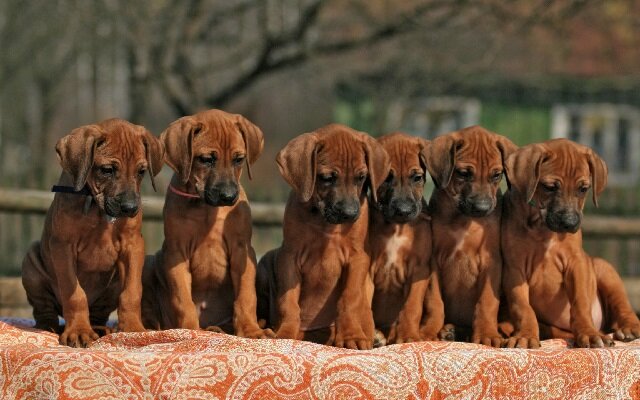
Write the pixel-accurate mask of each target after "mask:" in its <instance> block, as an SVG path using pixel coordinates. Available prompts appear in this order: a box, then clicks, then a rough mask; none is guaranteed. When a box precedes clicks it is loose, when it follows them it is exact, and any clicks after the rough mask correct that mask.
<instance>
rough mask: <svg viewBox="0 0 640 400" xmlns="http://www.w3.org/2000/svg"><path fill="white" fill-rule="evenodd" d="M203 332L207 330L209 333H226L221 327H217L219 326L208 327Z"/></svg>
mask: <svg viewBox="0 0 640 400" xmlns="http://www.w3.org/2000/svg"><path fill="white" fill-rule="evenodd" d="M203 330H205V331H207V332H214V333H224V330H223V329H222V328H220V327H219V326H217V325H210V326H207V327H206V328H204V329H203Z"/></svg>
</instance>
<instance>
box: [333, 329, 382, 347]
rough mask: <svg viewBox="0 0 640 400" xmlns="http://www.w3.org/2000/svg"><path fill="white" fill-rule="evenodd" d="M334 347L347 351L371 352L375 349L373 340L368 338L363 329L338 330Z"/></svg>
mask: <svg viewBox="0 0 640 400" xmlns="http://www.w3.org/2000/svg"><path fill="white" fill-rule="evenodd" d="M334 345H335V346H336V347H342V348H346V349H354V350H371V349H372V348H373V338H367V337H366V336H365V334H364V332H363V331H362V329H353V330H347V329H344V330H342V329H339V328H338V329H336V340H335V343H334Z"/></svg>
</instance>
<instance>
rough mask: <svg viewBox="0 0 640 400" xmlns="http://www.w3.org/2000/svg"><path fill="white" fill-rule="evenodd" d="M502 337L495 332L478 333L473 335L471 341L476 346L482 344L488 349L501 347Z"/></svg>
mask: <svg viewBox="0 0 640 400" xmlns="http://www.w3.org/2000/svg"><path fill="white" fill-rule="evenodd" d="M503 340H504V339H502V336H500V334H499V333H498V332H497V331H496V332H479V333H475V332H474V333H473V336H472V337H471V341H472V342H473V343H476V344H482V345H485V346H490V347H502V342H503Z"/></svg>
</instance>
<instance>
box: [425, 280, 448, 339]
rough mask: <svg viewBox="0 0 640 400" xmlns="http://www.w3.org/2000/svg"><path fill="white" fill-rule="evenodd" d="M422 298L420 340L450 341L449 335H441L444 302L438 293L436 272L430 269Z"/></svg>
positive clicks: (438, 286) (438, 285) (438, 284)
mask: <svg viewBox="0 0 640 400" xmlns="http://www.w3.org/2000/svg"><path fill="white" fill-rule="evenodd" d="M427 282H428V283H427V288H426V293H425V296H424V316H423V318H422V322H421V324H420V337H421V338H422V340H438V339H443V340H452V338H450V336H449V335H446V334H445V335H441V332H442V331H443V329H444V328H445V326H444V302H443V301H442V294H441V293H440V282H439V278H438V272H437V270H436V269H435V268H432V269H431V271H430V274H429V279H428V281H427Z"/></svg>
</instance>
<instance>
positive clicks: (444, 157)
mask: <svg viewBox="0 0 640 400" xmlns="http://www.w3.org/2000/svg"><path fill="white" fill-rule="evenodd" d="M462 142H463V140H462V139H461V138H456V137H454V134H447V135H443V136H438V137H437V138H435V139H433V140H432V141H431V146H429V148H428V149H427V169H428V170H429V175H431V178H432V179H433V183H435V185H436V187H438V188H442V189H444V188H446V187H447V186H449V182H451V176H452V175H453V167H454V165H455V162H456V151H457V150H458V148H459V147H460V146H461V145H462Z"/></svg>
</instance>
